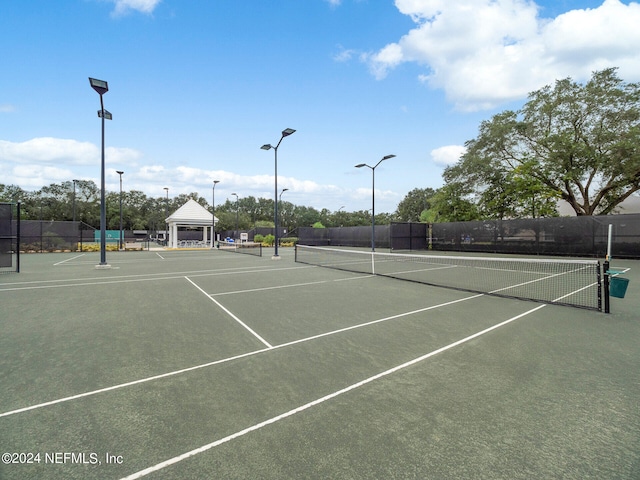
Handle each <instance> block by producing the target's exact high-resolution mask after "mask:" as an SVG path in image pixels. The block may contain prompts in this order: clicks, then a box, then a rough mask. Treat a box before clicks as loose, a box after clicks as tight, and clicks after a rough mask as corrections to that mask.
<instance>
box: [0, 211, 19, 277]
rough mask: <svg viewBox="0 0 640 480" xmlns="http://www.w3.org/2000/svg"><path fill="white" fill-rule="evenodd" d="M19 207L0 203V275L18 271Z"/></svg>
mask: <svg viewBox="0 0 640 480" xmlns="http://www.w3.org/2000/svg"><path fill="white" fill-rule="evenodd" d="M19 219H20V206H19V205H16V204H13V203H0V273H5V272H19V271H20V249H19V248H18V244H19V243H20V220H19Z"/></svg>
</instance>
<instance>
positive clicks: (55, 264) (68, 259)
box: [53, 253, 86, 267]
mask: <svg viewBox="0 0 640 480" xmlns="http://www.w3.org/2000/svg"><path fill="white" fill-rule="evenodd" d="M85 255H86V253H83V254H81V255H76V256H75V257H71V258H67V259H66V260H62V261H61V262H58V263H54V264H53V266H54V267H55V266H57V265H62V264H63V263H66V262H70V261H71V260H75V259H76V258H80V257H84V256H85Z"/></svg>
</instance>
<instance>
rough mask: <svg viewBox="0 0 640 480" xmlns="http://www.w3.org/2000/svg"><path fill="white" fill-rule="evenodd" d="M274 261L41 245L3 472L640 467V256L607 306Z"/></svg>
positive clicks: (14, 285)
mask: <svg viewBox="0 0 640 480" xmlns="http://www.w3.org/2000/svg"><path fill="white" fill-rule="evenodd" d="M272 252H273V251H272V250H271V249H265V251H264V256H262V257H254V256H248V255H240V254H234V253H229V252H222V251H218V250H213V251H212V250H203V251H143V252H114V253H112V252H107V261H108V263H109V264H110V265H111V268H110V269H96V268H95V265H96V264H97V263H98V262H99V254H98V253H90V254H80V253H59V254H33V255H23V256H22V259H21V273H19V274H3V275H0V305H1V307H0V332H1V334H0V453H2V463H1V464H0V479H2V480H9V479H11V480H12V479H20V480H24V479H85V480H86V479H133V478H145V479H191V478H194V479H195V478H212V479H214V478H215V479H223V478H224V479H257V478H260V479H289V478H291V479H316V478H322V479H324V478H337V479H383V478H384V479H393V478H395V479H411V478H415V479H452V478H457V479H460V478H463V479H480V478H482V479H531V478H562V479H590V478H591V479H604V478H606V479H638V478H640V318H639V317H640V315H639V314H638V312H640V300H639V298H640V297H639V296H638V294H637V291H638V288H639V287H640V275H639V272H640V262H638V261H628V260H617V259H614V261H613V265H612V266H613V267H615V268H616V269H622V270H624V269H626V268H630V270H629V271H627V272H626V273H625V274H624V276H625V277H626V278H628V279H629V280H630V283H629V288H628V291H627V295H626V297H625V298H623V299H620V298H612V299H611V310H612V313H611V314H608V315H607V314H604V313H600V312H597V311H592V310H585V309H578V308H571V307H566V306H557V305H550V304H544V303H536V302H531V301H524V300H515V299H507V298H496V297H492V296H488V295H481V294H474V293H469V292H464V291H458V290H452V289H446V288H439V287H432V286H427V285H421V284H416V283H412V282H407V281H403V280H396V279H390V278H384V277H380V276H371V275H366V274H357V273H350V272H346V271H340V270H333V269H328V268H322V267H315V266H311V265H305V264H301V263H295V262H294V258H293V249H290V248H281V249H280V254H281V257H282V258H281V259H280V260H279V261H277V260H272V259H271V255H272Z"/></svg>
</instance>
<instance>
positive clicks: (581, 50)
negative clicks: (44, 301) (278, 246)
mask: <svg viewBox="0 0 640 480" xmlns="http://www.w3.org/2000/svg"><path fill="white" fill-rule="evenodd" d="M638 25H640V4H639V3H637V2H634V1H621V0H605V1H602V0H544V1H543V0H538V1H537V2H534V1H527V0H455V1H451V0H396V1H393V0H269V1H264V0H247V1H239V0H210V1H197V0H59V1H55V2H52V1H50V0H47V1H42V0H21V1H5V2H2V3H0V66H1V67H0V68H1V74H0V183H2V184H5V185H18V186H20V187H21V188H23V189H24V190H26V191H36V190H39V189H40V188H41V187H43V186H47V185H50V184H52V183H57V184H60V183H62V182H66V181H71V180H72V179H81V180H93V181H94V182H95V183H96V184H97V185H100V173H101V168H100V166H101V121H100V119H99V118H98V115H97V111H98V110H99V109H100V97H99V95H98V94H97V93H96V92H95V91H94V90H93V89H92V88H91V86H90V84H89V80H88V78H89V77H93V78H97V79H100V80H105V81H107V82H108V85H109V91H108V92H107V93H106V94H104V96H103V100H104V108H105V109H106V110H108V111H109V112H111V113H112V115H113V119H112V120H107V121H106V122H105V124H106V125H105V162H106V167H105V172H106V188H107V190H109V191H118V190H119V176H118V174H117V173H116V171H117V170H121V171H124V174H123V176H122V179H123V189H124V190H125V191H129V190H140V191H142V192H144V193H145V194H146V195H148V196H151V197H163V198H164V197H165V195H166V191H165V190H164V188H165V187H167V188H168V189H169V191H168V193H169V197H173V196H176V195H179V194H187V195H188V194H190V193H191V192H195V193H197V194H198V195H200V196H203V197H205V198H206V199H207V200H208V202H209V203H211V197H212V195H213V191H212V186H213V181H214V180H219V182H220V183H218V184H217V186H216V189H215V202H216V204H220V203H224V201H225V200H227V199H230V200H235V197H232V196H231V195H232V193H237V194H238V196H239V197H240V198H243V197H248V196H254V197H263V198H271V199H273V198H274V195H275V194H276V191H275V182H274V176H275V168H276V161H275V151H274V150H268V151H265V150H262V149H261V148H260V147H261V146H262V145H264V144H272V145H274V146H275V145H276V144H277V143H278V142H279V141H280V139H281V132H282V130H284V129H285V128H293V129H295V130H296V132H295V133H294V134H293V135H290V136H288V137H286V138H284V139H283V140H282V143H281V144H280V147H279V148H278V151H277V155H278V157H277V171H278V195H280V192H281V191H282V189H285V188H286V189H288V190H287V191H286V192H284V193H283V194H282V199H283V200H286V201H289V202H292V203H294V204H296V205H300V206H308V207H314V208H317V209H319V210H322V209H328V210H330V211H337V210H339V209H343V210H345V211H358V210H368V209H370V208H371V205H372V200H373V198H372V197H373V196H372V183H373V181H374V175H375V211H376V213H380V212H389V213H392V212H394V211H395V210H396V208H397V206H398V203H399V202H400V201H402V199H403V198H404V197H405V196H406V195H407V193H409V192H410V191H411V190H413V189H415V188H427V187H430V188H434V189H436V188H439V187H440V186H442V184H443V181H442V172H443V169H444V168H445V167H446V166H447V165H450V164H452V163H455V162H456V161H457V160H458V159H459V158H460V155H462V154H463V153H464V144H465V142H466V141H468V140H471V139H473V138H475V137H476V136H477V133H478V127H479V125H480V122H482V121H483V120H488V119H490V118H491V117H492V116H493V115H495V114H496V113H499V112H501V111H504V110H507V109H518V108H520V106H522V104H523V103H524V102H526V99H527V95H528V94H529V93H530V92H532V91H535V90H538V89H540V88H542V87H544V86H545V85H553V84H554V82H555V80H557V79H562V78H567V77H571V78H573V79H574V80H576V81H579V82H584V81H586V80H588V79H589V78H590V76H591V74H592V72H594V71H596V70H602V69H604V68H609V67H617V68H618V69H619V70H618V75H619V76H620V78H622V79H623V80H624V81H626V82H637V81H640V48H638V46H639V45H640V28H638ZM386 155H395V157H394V158H391V159H389V160H386V161H384V162H382V163H380V164H379V165H378V166H377V167H376V169H375V171H374V170H372V169H370V168H355V165H357V164H361V163H365V164H367V165H369V166H371V167H373V166H375V165H377V164H378V162H379V161H380V160H381V159H382V158H383V157H384V156H386ZM374 172H375V173H374Z"/></svg>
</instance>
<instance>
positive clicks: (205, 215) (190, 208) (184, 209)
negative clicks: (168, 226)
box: [165, 198, 218, 225]
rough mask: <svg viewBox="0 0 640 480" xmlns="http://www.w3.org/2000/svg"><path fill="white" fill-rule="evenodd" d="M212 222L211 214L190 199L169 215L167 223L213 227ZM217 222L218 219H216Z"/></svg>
mask: <svg viewBox="0 0 640 480" xmlns="http://www.w3.org/2000/svg"><path fill="white" fill-rule="evenodd" d="M211 220H212V215H211V212H209V211H208V210H207V209H206V208H204V207H203V206H202V205H200V204H199V203H198V202H196V201H195V200H194V199H192V198H190V199H189V201H188V202H187V203H185V204H184V205H182V206H181V207H180V208H179V209H178V210H176V211H175V212H173V213H172V214H171V215H169V217H168V218H167V219H166V220H165V221H166V222H167V223H176V224H180V225H211ZM217 221H218V218H217V217H216V222H217Z"/></svg>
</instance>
